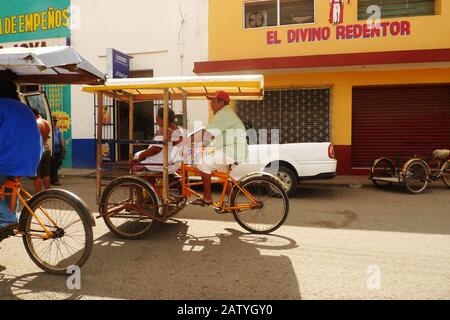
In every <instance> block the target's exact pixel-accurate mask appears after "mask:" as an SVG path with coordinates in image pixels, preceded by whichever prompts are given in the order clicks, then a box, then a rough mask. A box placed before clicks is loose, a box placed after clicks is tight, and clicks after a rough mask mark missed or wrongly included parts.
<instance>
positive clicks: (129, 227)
mask: <svg viewBox="0 0 450 320" xmlns="http://www.w3.org/2000/svg"><path fill="white" fill-rule="evenodd" d="M157 205H158V196H157V195H156V194H155V192H154V191H153V189H152V188H151V187H150V185H149V184H148V182H147V181H145V180H144V179H141V178H137V177H121V178H118V179H115V180H113V181H112V182H111V183H110V184H109V185H108V186H107V187H106V188H105V190H104V191H103V193H102V196H101V198H100V207H99V211H100V214H101V216H102V217H103V220H104V221H105V224H106V226H107V227H108V228H109V230H111V232H112V233H114V234H115V235H117V236H118V237H120V238H123V239H139V238H142V237H143V236H144V235H145V234H146V233H147V232H149V231H150V230H152V228H153V227H154V226H155V225H156V224H157V221H155V220H153V219H152V218H151V215H153V216H156V215H158V208H157V207H156V206H157ZM144 213H146V214H144Z"/></svg>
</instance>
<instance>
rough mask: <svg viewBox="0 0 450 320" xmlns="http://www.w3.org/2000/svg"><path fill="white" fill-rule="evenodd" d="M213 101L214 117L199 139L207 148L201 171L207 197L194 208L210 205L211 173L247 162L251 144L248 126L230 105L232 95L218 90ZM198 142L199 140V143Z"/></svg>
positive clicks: (198, 200)
mask: <svg viewBox="0 0 450 320" xmlns="http://www.w3.org/2000/svg"><path fill="white" fill-rule="evenodd" d="M207 98H208V99H209V100H211V108H212V110H213V112H214V118H213V119H212V121H211V122H210V123H209V124H208V125H207V126H206V128H205V129H203V130H201V131H200V132H199V133H197V134H199V136H198V135H196V138H197V139H201V141H202V142H203V146H206V149H205V151H204V153H203V157H202V159H201V160H200V161H199V163H198V164H197V168H198V169H199V170H200V171H201V172H202V181H203V191H204V195H203V198H201V199H197V200H195V201H193V202H192V204H194V205H201V206H209V205H211V204H212V202H213V199H212V196H211V173H212V172H213V171H220V172H226V171H227V170H228V166H230V165H233V164H237V163H239V162H243V161H245V160H246V159H247V153H248V145H247V135H246V131H245V126H244V124H243V123H242V121H241V119H239V117H238V116H237V115H236V113H235V112H234V110H233V108H232V107H231V106H230V105H229V103H230V96H229V95H228V94H227V93H226V92H224V91H218V92H216V93H215V94H214V95H213V96H207ZM196 141H198V140H196Z"/></svg>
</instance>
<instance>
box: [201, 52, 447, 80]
mask: <svg viewBox="0 0 450 320" xmlns="http://www.w3.org/2000/svg"><path fill="white" fill-rule="evenodd" d="M448 63H450V49H429V50H404V51H385V52H362V53H340V54H324V55H310V56H293V57H274V58H255V59H241V60H221V61H201V62H195V63H194V72H195V73H196V74H223V73H233V74H236V73H240V72H258V73H259V72H261V73H269V72H286V71H290V72H292V71H299V72H301V71H308V72H315V71H319V70H322V71H327V72H330V71H346V70H355V69H354V68H361V67H372V69H373V68H376V67H377V66H378V67H382V66H386V65H387V66H390V67H391V69H401V68H402V67H408V68H411V69H412V68H413V67H415V68H417V67H418V66H419V65H422V66H423V67H436V65H437V66H444V67H446V66H448ZM352 68H353V69H352Z"/></svg>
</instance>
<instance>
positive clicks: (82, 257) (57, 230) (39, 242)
mask: <svg viewBox="0 0 450 320" xmlns="http://www.w3.org/2000/svg"><path fill="white" fill-rule="evenodd" d="M28 204H29V206H30V208H31V209H32V210H33V212H34V215H31V214H30V213H29V212H28V210H27V209H26V208H24V209H23V210H22V214H21V219H20V220H21V221H20V225H21V231H22V232H23V233H24V236H23V241H24V245H25V248H26V250H27V252H28V254H29V255H30V257H31V259H32V260H33V261H34V262H35V263H36V264H37V265H38V266H39V267H40V268H41V269H43V270H44V271H47V272H49V273H55V274H66V272H67V268H68V267H71V266H78V267H81V266H82V265H83V264H84V263H85V262H86V261H87V259H88V257H89V255H90V253H91V250H92V246H93V233H92V224H91V221H90V219H92V218H91V217H90V216H89V215H90V213H89V209H87V208H86V206H85V205H84V203H82V202H81V201H80V200H79V199H78V198H77V197H76V196H74V195H72V194H71V193H69V192H67V191H63V190H49V191H44V192H42V193H40V194H38V195H37V196H36V197H34V198H32V199H31V200H30V201H29V202H28ZM42 225H44V227H45V228H44V227H43V226H42ZM45 229H47V230H48V231H50V232H51V233H52V236H51V237H50V238H48V239H45V240H44V239H43V238H42V237H44V236H46V230H45Z"/></svg>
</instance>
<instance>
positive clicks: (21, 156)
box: [0, 79, 43, 235]
mask: <svg viewBox="0 0 450 320" xmlns="http://www.w3.org/2000/svg"><path fill="white" fill-rule="evenodd" d="M42 151H43V144H42V139H41V135H40V133H39V130H38V127H37V124H36V119H35V117H34V114H33V112H32V111H31V109H30V108H29V107H28V106H27V105H25V104H23V103H21V102H20V101H19V96H18V93H17V87H16V84H15V83H14V82H13V81H10V80H1V79H0V185H2V184H3V183H4V182H5V181H6V180H7V179H13V178H14V177H34V176H36V171H37V167H38V165H39V161H40V159H41V155H42ZM9 202H10V199H8V197H1V195H0V235H2V234H4V233H5V232H9V231H11V230H12V229H13V228H15V227H16V226H17V217H16V212H15V210H17V204H16V209H15V210H14V211H13V212H11V211H10V203H9Z"/></svg>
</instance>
